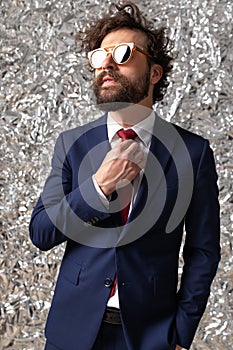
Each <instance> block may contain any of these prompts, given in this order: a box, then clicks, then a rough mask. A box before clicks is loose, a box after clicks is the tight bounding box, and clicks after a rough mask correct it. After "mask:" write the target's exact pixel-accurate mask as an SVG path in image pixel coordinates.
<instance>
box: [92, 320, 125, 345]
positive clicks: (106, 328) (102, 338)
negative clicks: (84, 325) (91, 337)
mask: <svg viewBox="0 0 233 350" xmlns="http://www.w3.org/2000/svg"><path fill="white" fill-rule="evenodd" d="M92 350H128V347H127V345H126V341H125V337H124V333H123V329H122V326H121V325H113V324H108V323H105V322H102V325H101V327H100V330H99V334H98V336H97V339H96V342H95V345H94V347H93V348H92Z"/></svg>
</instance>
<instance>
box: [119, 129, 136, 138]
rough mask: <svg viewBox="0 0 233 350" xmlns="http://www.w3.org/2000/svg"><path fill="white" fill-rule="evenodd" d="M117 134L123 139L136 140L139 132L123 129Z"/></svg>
mask: <svg viewBox="0 0 233 350" xmlns="http://www.w3.org/2000/svg"><path fill="white" fill-rule="evenodd" d="M117 135H118V136H119V137H120V138H121V139H122V140H134V139H135V138H136V137H137V134H136V132H135V131H134V130H132V129H127V130H124V129H121V130H119V131H118V132H117Z"/></svg>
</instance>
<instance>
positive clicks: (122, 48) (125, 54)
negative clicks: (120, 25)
mask: <svg viewBox="0 0 233 350" xmlns="http://www.w3.org/2000/svg"><path fill="white" fill-rule="evenodd" d="M131 53H132V50H131V48H130V47H129V45H127V44H122V45H119V46H117V47H116V48H115V50H114V52H113V58H114V60H115V61H116V63H118V64H122V63H125V62H127V61H128V59H129V58H130V56H131Z"/></svg>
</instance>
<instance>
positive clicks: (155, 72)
mask: <svg viewBox="0 0 233 350" xmlns="http://www.w3.org/2000/svg"><path fill="white" fill-rule="evenodd" d="M150 73H151V74H150V82H151V84H152V85H155V84H157V83H158V81H159V80H160V79H161V78H162V75H163V68H162V67H161V66H160V65H159V64H153V65H152V67H151V72H150Z"/></svg>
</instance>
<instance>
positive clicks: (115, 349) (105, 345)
mask: <svg viewBox="0 0 233 350" xmlns="http://www.w3.org/2000/svg"><path fill="white" fill-rule="evenodd" d="M87 336H88V335H87ZM67 346H68V345H67ZM78 349H80V347H79V346H78V345H77V350H78ZM44 350H58V348H57V347H56V346H54V345H52V344H50V343H49V342H46V345H45V349H44ZM86 350H89V349H86ZM92 350H128V347H127V345H126V342H125V338H124V333H123V330H122V327H121V325H112V324H108V323H105V322H103V323H102V325H101V327H100V330H99V333H98V336H97V339H96V341H95V345H94V347H93V348H92Z"/></svg>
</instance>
